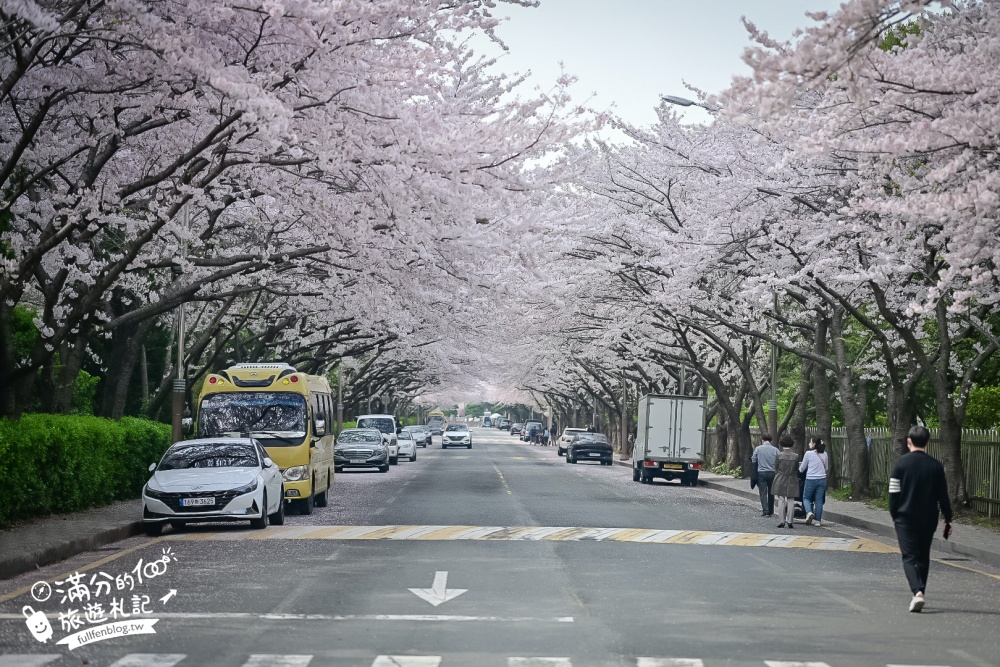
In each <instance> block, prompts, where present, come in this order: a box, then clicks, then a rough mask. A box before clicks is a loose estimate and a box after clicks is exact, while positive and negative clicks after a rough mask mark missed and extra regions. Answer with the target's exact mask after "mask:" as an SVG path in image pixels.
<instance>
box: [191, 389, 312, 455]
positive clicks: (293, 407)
mask: <svg viewBox="0 0 1000 667" xmlns="http://www.w3.org/2000/svg"><path fill="white" fill-rule="evenodd" d="M246 432H249V433H252V434H253V436H254V437H257V438H264V439H267V440H268V443H267V444H268V446H275V445H278V446H280V445H298V444H301V442H302V438H304V437H305V435H306V399H305V396H302V395H301V394H293V393H289V392H271V391H260V392H233V393H225V394H209V395H208V396H206V397H205V398H204V399H202V401H201V411H200V416H199V418H198V434H199V435H200V436H201V437H214V436H219V435H225V434H240V433H246Z"/></svg>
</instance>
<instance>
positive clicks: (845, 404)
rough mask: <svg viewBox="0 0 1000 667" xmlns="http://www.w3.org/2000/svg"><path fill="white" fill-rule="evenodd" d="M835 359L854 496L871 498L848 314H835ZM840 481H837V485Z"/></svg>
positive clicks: (833, 468)
mask: <svg viewBox="0 0 1000 667" xmlns="http://www.w3.org/2000/svg"><path fill="white" fill-rule="evenodd" d="M830 336H831V338H832V343H833V350H834V356H835V358H836V362H837V387H838V389H839V394H840V406H841V409H842V410H843V412H844V427H845V430H846V432H847V461H848V465H849V466H850V470H849V471H848V476H847V477H848V481H849V483H850V485H851V493H852V494H853V495H854V496H855V497H858V498H869V497H871V492H870V491H869V488H868V484H869V481H870V476H871V469H870V462H869V456H868V442H867V440H866V439H865V421H864V420H865V412H866V409H865V406H864V405H863V404H862V403H861V402H860V401H861V400H863V399H864V396H863V394H861V393H859V392H856V391H855V377H854V371H853V370H852V369H851V361H850V359H849V358H848V352H847V346H846V345H845V344H844V310H843V309H842V308H837V309H836V310H835V311H834V314H833V318H832V320H831V326H830ZM830 468H831V472H832V473H834V474H835V475H838V476H839V471H838V470H837V468H836V466H835V465H834V461H833V457H830ZM836 479H837V477H836V476H835V477H834V481H835V482H836Z"/></svg>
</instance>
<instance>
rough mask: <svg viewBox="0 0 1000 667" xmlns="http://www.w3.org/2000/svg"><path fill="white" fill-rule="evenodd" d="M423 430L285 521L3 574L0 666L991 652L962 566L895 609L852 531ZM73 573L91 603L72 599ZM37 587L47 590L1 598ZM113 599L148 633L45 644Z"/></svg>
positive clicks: (985, 607)
mask: <svg viewBox="0 0 1000 667" xmlns="http://www.w3.org/2000/svg"><path fill="white" fill-rule="evenodd" d="M438 442H439V439H437V438H436V439H435V445H434V447H432V448H429V449H420V450H418V459H417V461H416V462H414V463H410V462H401V463H400V464H399V465H398V466H395V467H393V468H392V469H391V470H390V472H389V473H386V474H380V473H377V472H372V473H368V472H350V471H349V472H346V473H341V474H339V475H338V476H337V479H336V482H335V493H334V494H333V495H332V497H331V503H330V506H329V507H327V508H323V509H317V510H316V512H315V513H314V514H313V515H311V516H294V515H292V516H289V517H288V518H287V523H286V525H285V526H284V527H280V528H279V527H269V528H267V529H266V530H264V531H251V530H248V529H247V528H246V527H244V526H238V525H233V526H207V527H204V528H200V527H194V528H190V529H189V530H187V531H185V532H183V533H180V534H172V533H170V532H169V531H168V532H167V533H165V535H164V536H163V537H162V538H159V539H156V540H151V539H147V538H134V539H131V540H127V541H125V542H121V543H119V544H116V545H113V546H111V547H108V548H107V549H105V550H102V551H99V552H91V553H87V554H81V555H80V556H78V557H76V558H74V559H72V560H70V561H67V562H64V563H61V564H58V565H54V566H51V567H49V568H46V569H43V570H40V571H39V572H37V573H34V574H32V575H26V576H23V577H20V578H18V579H15V580H11V581H8V582H3V583H2V585H0V667H13V666H15V665H16V666H17V667H22V666H33V665H52V666H53V667H57V666H68V665H81V664H87V665H96V666H100V667H105V666H109V665H114V667H150V666H156V667H170V666H172V665H178V666H179V667H189V666H191V667H194V666H202V665H218V666H220V667H221V666H225V667H239V666H243V665H254V666H258V667H264V666H269V665H277V666H281V667H306V666H310V667H324V666H326V665H350V666H358V667H386V666H391V665H402V666H411V667H434V666H435V665H441V666H442V667H449V666H453V665H469V666H477V667H478V666H480V665H481V666H484V667H488V666H497V667H499V666H503V665H510V666H511V667H535V666H539V667H540V666H542V665H546V666H553V667H567V666H569V665H574V666H587V665H616V666H617V665H622V666H624V665H628V666H636V667H665V666H671V667H697V666H698V665H705V666H707V667H713V666H716V665H719V666H721V665H732V666H736V665H754V666H758V667H761V666H764V665H769V666H770V667H788V666H791V665H808V666H810V667H822V665H824V664H826V665H830V666H831V667H840V666H853V665H889V664H892V665H948V666H952V667H959V666H966V665H968V666H974V667H982V666H984V665H996V664H1000V633H998V632H997V630H998V628H1000V578H998V577H997V576H996V575H995V574H994V573H990V572H989V571H988V570H986V568H982V567H981V566H979V565H978V564H976V563H972V562H964V563H955V564H954V566H950V565H947V564H943V563H937V562H936V563H934V564H933V565H932V571H931V583H930V590H929V592H928V606H927V608H926V609H925V611H924V612H923V613H921V614H911V613H908V612H907V610H906V605H907V603H908V601H909V591H908V590H907V588H906V584H905V580H904V578H903V574H902V568H901V566H900V564H899V556H898V554H896V553H890V551H891V548H890V547H888V546H887V545H885V544H883V543H880V542H878V541H876V540H875V539H873V538H872V536H869V535H863V534H861V533H858V532H857V531H850V530H844V529H841V528H839V527H836V526H833V527H823V528H816V527H808V526H798V527H796V529H795V530H794V531H782V530H779V529H777V528H776V527H775V524H776V521H775V520H774V519H773V518H762V517H761V516H760V512H759V509H755V508H754V507H753V506H752V504H750V503H747V502H744V501H742V500H741V499H738V498H734V497H732V496H728V495H726V494H722V493H719V492H715V491H711V490H708V489H704V488H701V489H697V488H688V487H681V486H679V485H678V484H676V483H669V484H668V483H666V482H663V481H662V480H660V481H658V482H657V483H655V484H653V485H650V486H646V485H640V484H637V483H633V482H632V481H631V474H630V472H629V470H628V469H627V468H622V467H618V466H614V467H607V466H600V465H597V464H589V465H587V464H578V465H569V464H566V463H565V462H564V460H563V459H562V458H560V457H558V456H557V455H556V452H555V448H553V447H549V448H539V447H532V446H529V445H527V444H523V443H519V442H518V441H517V440H516V438H514V437H512V436H508V435H506V434H505V433H500V432H497V431H492V430H484V431H480V430H474V448H473V449H472V450H465V449H448V450H442V449H440V448H439V446H438V444H437V443H438ZM137 511H138V510H137ZM352 527H353V528H352ZM380 527H382V528H380ZM597 528H605V529H607V530H603V531H602V530H594V529H597ZM768 536H777V537H768ZM858 538H860V539H858ZM741 545H756V546H741ZM165 549H169V554H168V555H167V557H166V559H164V556H163V554H164V550H165ZM140 559H142V565H141V566H140V567H139V568H138V569H136V566H137V565H139V562H140ZM959 566H960V567H959ZM74 572H80V573H81V575H82V576H81V577H80V578H79V581H80V583H82V584H84V585H85V586H86V588H87V590H88V593H89V594H90V599H89V600H88V599H81V596H82V592H81V589H80V588H79V587H78V588H77V589H76V593H75V595H73V596H72V597H70V592H69V591H70V590H71V589H72V581H69V582H67V579H66V576H67V575H72V574H73V573H74ZM129 573H131V574H132V577H133V579H134V581H133V582H129V581H128V579H127V577H126V575H127V574H129ZM142 573H145V574H146V575H147V576H145V577H143V581H142V583H139V581H138V575H139V574H142ZM104 575H107V576H104ZM149 575H152V576H149ZM109 577H110V578H109ZM40 581H47V582H48V583H49V584H50V585H51V587H52V588H53V589H54V590H53V591H52V594H51V597H50V598H49V599H47V600H44V601H41V602H39V601H36V600H35V599H33V598H32V595H31V594H30V593H26V592H21V593H18V591H21V590H23V589H24V588H27V587H30V586H31V585H32V584H34V583H36V582H40ZM57 582H62V583H57ZM102 582H107V583H106V584H102ZM119 585H120V586H122V588H121V590H119V588H118V587H119ZM44 589H45V587H44V586H41V587H40V588H39V589H38V590H40V591H41V593H40V594H39V597H43V598H44V597H45V596H44V592H45V590H44ZM59 589H62V591H63V592H62V593H60V592H59ZM410 589H415V590H416V591H417V592H412V591H411V590H410ZM171 590H175V591H176V593H175V594H173V595H171V596H170V597H168V598H166V600H165V601H162V599H163V598H165V597H166V596H167V595H168V594H170V591H171ZM459 591H464V592H459ZM15 593H18V594H17V595H13V594H15ZM63 596H66V601H65V602H63V601H62V597H63ZM133 596H137V600H134V599H133ZM143 596H145V598H144V597H143ZM114 598H119V599H120V600H121V602H122V606H123V607H124V608H125V613H131V612H132V611H134V609H133V606H134V605H135V604H136V603H137V604H138V607H139V611H141V610H142V608H143V607H145V609H146V610H147V611H148V613H147V614H145V615H142V614H140V615H138V616H130V617H129V619H128V620H129V622H130V623H131V622H135V621H137V620H142V619H146V622H147V623H149V622H150V621H149V619H158V620H157V621H156V622H155V623H154V624H153V625H152V629H153V630H154V631H155V634H135V633H134V632H130V636H114V637H111V638H108V639H105V640H103V641H98V642H94V643H90V644H87V645H85V646H80V647H79V648H76V649H74V650H69V649H68V648H67V646H66V645H58V644H54V642H57V641H60V640H62V639H64V638H66V637H67V636H69V635H72V634H74V633H75V632H80V631H85V630H87V629H88V628H95V627H98V626H101V625H103V624H104V623H106V622H110V619H108V620H102V618H101V615H100V614H98V613H97V610H96V609H95V608H93V607H91V608H90V611H91V617H92V620H93V621H94V622H86V619H85V618H83V619H79V617H83V616H85V611H86V610H87V605H92V604H94V603H99V604H101V605H102V607H101V610H102V611H103V612H104V613H105V614H107V612H109V611H110V608H111V604H112V603H111V600H112V599H114ZM26 605H27V606H31V608H32V610H33V611H36V612H38V611H40V612H42V613H44V614H45V615H46V617H47V618H48V619H49V621H50V623H51V624H52V626H53V631H54V634H53V637H52V638H51V639H49V640H48V641H47V642H46V643H40V642H38V641H36V640H35V639H34V638H33V637H32V634H31V633H30V632H29V630H28V627H27V625H26V621H25V618H24V616H23V615H22V614H23V612H24V609H23V608H24V607H25V606H26ZM70 610H75V611H76V612H77V614H76V615H75V616H74V615H73V614H70ZM60 614H62V616H63V618H62V619H60ZM74 618H77V619H78V620H82V621H83V622H82V624H81V625H80V626H79V627H77V628H75V629H67V628H66V627H64V622H68V621H69V620H70V619H74ZM36 620H37V619H36ZM121 620H122V618H117V621H121Z"/></svg>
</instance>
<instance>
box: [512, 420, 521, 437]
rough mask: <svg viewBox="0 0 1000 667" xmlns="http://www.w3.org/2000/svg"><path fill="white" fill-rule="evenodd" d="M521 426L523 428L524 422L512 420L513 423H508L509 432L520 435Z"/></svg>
mask: <svg viewBox="0 0 1000 667" xmlns="http://www.w3.org/2000/svg"><path fill="white" fill-rule="evenodd" d="M522 428H524V424H522V423H521V422H514V423H513V424H511V425H510V434H511V435H520V434H521V429H522Z"/></svg>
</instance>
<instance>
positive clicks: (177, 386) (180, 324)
mask: <svg viewBox="0 0 1000 667" xmlns="http://www.w3.org/2000/svg"><path fill="white" fill-rule="evenodd" d="M188 216H189V213H188V203H187V202H184V204H183V205H182V206H181V220H182V223H181V224H183V225H184V229H185V230H187V229H189V228H190V226H191V221H190V219H189V217H188ZM186 256H187V241H186V240H184V239H181V261H183V260H184V258H185V257H186ZM173 272H174V275H175V276H176V277H177V280H178V281H180V279H181V276H182V275H183V273H184V269H183V264H181V263H180V262H178V263H177V264H175V265H174V267H173ZM186 393H187V380H185V379H184V302H183V301H181V303H180V304H179V305H178V306H177V377H176V378H174V383H173V406H172V410H171V420H170V421H171V435H172V437H173V441H174V442H178V441H180V440H181V439H182V438H183V423H184V421H183V420H184V398H185V394H186Z"/></svg>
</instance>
